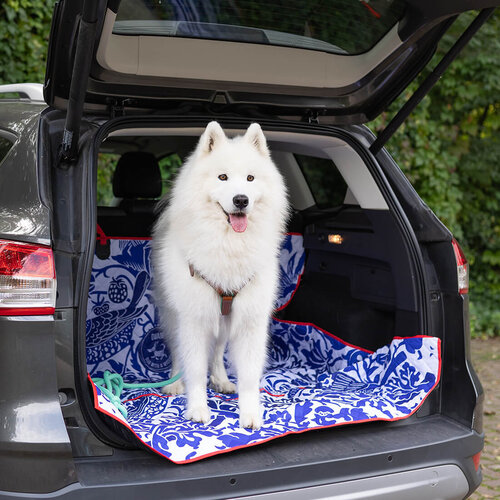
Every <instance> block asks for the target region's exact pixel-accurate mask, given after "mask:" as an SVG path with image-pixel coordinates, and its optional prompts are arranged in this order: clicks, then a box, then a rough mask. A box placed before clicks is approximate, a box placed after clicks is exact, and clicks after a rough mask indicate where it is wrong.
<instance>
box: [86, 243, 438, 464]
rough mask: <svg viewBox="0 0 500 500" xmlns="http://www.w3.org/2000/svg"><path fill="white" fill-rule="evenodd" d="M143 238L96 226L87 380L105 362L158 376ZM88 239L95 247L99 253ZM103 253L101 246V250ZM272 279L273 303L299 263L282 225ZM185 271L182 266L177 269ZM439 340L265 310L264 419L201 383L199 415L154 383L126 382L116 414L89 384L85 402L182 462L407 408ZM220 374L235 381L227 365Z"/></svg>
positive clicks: (161, 350) (130, 378)
mask: <svg viewBox="0 0 500 500" xmlns="http://www.w3.org/2000/svg"><path fill="white" fill-rule="evenodd" d="M150 243H151V242H150V240H149V239H115V238H108V237H106V236H105V235H103V234H101V235H100V238H99V242H98V244H97V247H98V248H99V247H100V246H104V245H105V246H106V247H107V249H108V250H107V251H106V252H104V255H105V257H106V258H104V259H103V258H100V257H98V256H97V255H96V256H95V258H94V265H93V270H92V276H91V282H90V289H89V296H90V297H89V302H88V311H87V339H86V342H87V365H88V371H89V380H90V378H91V377H101V376H102V374H103V372H104V371H105V370H109V371H111V372H113V373H118V374H120V375H122V376H123V379H124V380H125V381H126V382H130V383H143V382H157V381H161V380H165V379H167V378H169V377H170V376H172V375H174V374H171V373H170V359H169V355H168V349H167V347H166V346H165V344H164V343H163V339H162V335H161V332H160V330H159V328H158V326H157V325H158V312H157V310H156V308H155V306H154V303H153V297H152V293H151V267H150V253H151V245H150ZM98 248H97V249H96V251H97V252H96V253H97V254H100V255H101V257H102V256H103V253H102V252H101V251H98ZM108 254H109V255H108ZM280 263H281V273H282V280H281V289H280V293H279V298H278V301H277V304H276V307H277V309H282V308H284V307H285V306H286V304H287V303H288V302H289V301H290V300H291V298H292V297H293V294H294V292H295V290H296V288H297V286H298V285H299V282H300V276H301V274H302V272H303V268H304V250H303V246H302V236H301V235H297V234H289V235H287V237H286V239H285V241H284V244H283V247H282V251H281V259H280ZM186 272H188V271H186ZM440 360H441V356H440V340H439V339H437V338H435V337H427V336H418V337H408V338H399V337H398V338H394V340H393V341H392V343H391V344H390V345H388V346H385V347H383V348H381V349H379V350H377V351H376V352H371V351H368V350H366V349H362V348H360V347H356V346H353V345H350V344H348V343H346V342H344V341H342V340H341V339H339V338H337V337H335V336H334V335H332V334H331V333H329V332H326V331H324V330H322V329H321V328H318V327H316V326H315V325H312V324H307V323H293V322H288V321H284V320H278V319H272V320H271V322H270V342H269V360H268V364H267V369H266V372H265V374H264V376H263V377H262V379H261V404H262V406H263V409H264V424H263V426H262V427H261V429H259V430H250V429H242V428H240V427H239V425H238V404H237V403H238V401H237V399H238V398H237V394H220V393H217V392H215V391H213V390H212V389H211V388H209V387H208V388H207V391H208V396H209V398H208V401H209V403H208V404H209V407H210V411H211V421H210V422H209V423H208V424H206V425H205V424H200V423H195V422H191V421H190V420H186V419H185V418H184V416H183V415H184V409H185V405H186V398H185V397H184V396H183V395H180V396H166V395H164V394H162V393H161V390H160V389H127V390H125V391H124V393H123V395H122V401H123V402H124V405H125V407H126V409H127V412H128V414H127V418H126V419H125V418H124V417H123V416H122V414H121V413H120V411H118V409H117V408H116V407H115V406H114V405H113V404H112V403H110V401H109V399H108V398H107V396H106V395H105V394H104V393H103V392H102V391H101V390H100V389H99V387H97V386H96V385H95V384H92V387H93V391H94V403H95V408H96V409H97V410H98V411H100V412H102V413H104V414H106V415H108V416H109V417H111V418H113V419H115V420H117V421H118V422H120V423H121V424H122V425H124V426H125V427H127V428H128V429H130V430H131V431H132V432H133V433H134V434H135V436H136V437H137V438H138V439H139V440H140V441H141V442H142V443H144V444H145V445H146V446H147V447H149V448H151V449H152V450H153V451H155V452H156V453H158V454H160V455H162V456H164V457H166V458H168V459H170V460H172V461H173V462H175V463H186V462H192V461H195V460H199V459H201V458H206V457H209V456H212V455H216V454H218V453H224V452H228V451H230V450H234V449H238V448H242V447H246V446H252V445H256V444H259V443H263V442H266V441H269V440H270V439H274V438H277V437H280V436H284V435H286V434H290V433H298V432H304V431H307V430H311V429H318V428H325V427H331V426H335V425H341V424H347V423H356V422H358V423H359V422H366V421H370V420H399V419H402V418H407V417H408V416H410V415H411V414H413V413H414V412H415V411H416V410H417V409H418V408H419V407H420V406H421V404H422V403H423V401H424V400H425V398H426V397H427V395H428V394H429V393H430V392H431V391H432V390H433V388H434V387H435V386H436V385H437V383H438V381H439V376H440V371H441V366H440V364H441V361H440ZM228 374H229V377H230V379H231V380H232V381H233V382H235V377H234V374H233V371H232V370H231V366H228Z"/></svg>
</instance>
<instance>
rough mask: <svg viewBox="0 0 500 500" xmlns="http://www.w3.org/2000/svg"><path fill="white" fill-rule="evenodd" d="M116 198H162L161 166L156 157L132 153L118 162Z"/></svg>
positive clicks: (142, 153) (114, 176)
mask: <svg viewBox="0 0 500 500" xmlns="http://www.w3.org/2000/svg"><path fill="white" fill-rule="evenodd" d="M113 194H114V195H115V197H116V198H158V197H160V196H161V174H160V166H159V165H158V161H157V160H156V158H155V156H154V155H153V154H151V153H146V152H143V151H130V152H128V153H125V154H123V155H122V156H121V157H120V159H119V160H118V164H117V165H116V170H115V173H114V175H113Z"/></svg>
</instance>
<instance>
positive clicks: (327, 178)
mask: <svg viewBox="0 0 500 500" xmlns="http://www.w3.org/2000/svg"><path fill="white" fill-rule="evenodd" d="M295 159H296V160H297V163H298V164H299V167H300V169H301V170H302V174H303V175H304V178H305V179H306V182H307V184H308V186H309V189H310V190H311V193H312V195H313V196H314V200H315V201H316V205H317V206H318V207H319V208H330V207H336V206H340V205H342V204H343V203H344V199H345V195H346V192H347V184H346V183H345V181H344V178H343V177H342V175H340V172H339V171H338V169H337V167H336V166H335V164H334V163H333V161H332V160H331V159H329V158H316V157H314V156H305V155H298V154H296V155H295Z"/></svg>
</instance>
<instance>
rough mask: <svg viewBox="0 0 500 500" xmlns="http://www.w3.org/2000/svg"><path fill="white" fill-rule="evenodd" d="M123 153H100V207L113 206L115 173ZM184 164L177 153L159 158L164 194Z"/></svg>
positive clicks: (98, 166)
mask: <svg viewBox="0 0 500 500" xmlns="http://www.w3.org/2000/svg"><path fill="white" fill-rule="evenodd" d="M120 157H121V154H117V153H99V155H98V159H97V205H98V206H100V207H109V206H113V204H114V203H115V198H114V195H113V175H114V173H115V170H116V165H117V164H118V161H119V160H120ZM181 164H182V160H181V158H180V156H179V155H178V154H176V153H172V154H168V155H165V156H162V157H161V158H159V159H158V165H159V167H160V173H161V181H162V186H163V187H162V196H164V195H165V194H166V193H167V192H168V191H169V189H170V186H171V183H172V180H173V178H174V176H175V174H176V173H177V170H178V169H179V167H180V166H181Z"/></svg>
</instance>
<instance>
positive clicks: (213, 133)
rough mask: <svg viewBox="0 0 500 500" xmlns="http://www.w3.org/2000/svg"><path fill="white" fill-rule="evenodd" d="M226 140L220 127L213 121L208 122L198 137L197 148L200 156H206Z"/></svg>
mask: <svg viewBox="0 0 500 500" xmlns="http://www.w3.org/2000/svg"><path fill="white" fill-rule="evenodd" d="M226 140H227V137H226V134H224V131H223V130H222V127H221V126H220V125H219V124H218V123H217V122H215V121H214V122H210V123H209V124H208V125H207V128H206V129H205V132H203V134H202V135H201V137H200V142H199V143H198V148H199V150H200V152H201V153H202V154H208V153H210V152H211V151H212V150H213V149H214V148H216V147H217V146H219V145H220V144H221V143H222V142H224V141H226Z"/></svg>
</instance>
